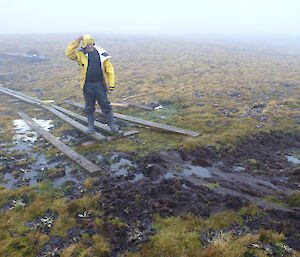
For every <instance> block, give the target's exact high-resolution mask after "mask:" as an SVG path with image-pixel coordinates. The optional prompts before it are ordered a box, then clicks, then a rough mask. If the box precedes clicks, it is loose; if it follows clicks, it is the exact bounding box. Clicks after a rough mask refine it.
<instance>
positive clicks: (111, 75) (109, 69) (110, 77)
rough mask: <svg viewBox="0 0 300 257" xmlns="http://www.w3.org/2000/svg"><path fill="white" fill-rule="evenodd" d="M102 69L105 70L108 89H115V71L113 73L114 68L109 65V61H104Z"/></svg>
mask: <svg viewBox="0 0 300 257" xmlns="http://www.w3.org/2000/svg"><path fill="white" fill-rule="evenodd" d="M104 69H105V73H106V75H107V80H108V83H109V89H110V90H113V89H115V71H114V67H113V66H112V64H111V63H110V61H109V59H106V60H105V61H104Z"/></svg>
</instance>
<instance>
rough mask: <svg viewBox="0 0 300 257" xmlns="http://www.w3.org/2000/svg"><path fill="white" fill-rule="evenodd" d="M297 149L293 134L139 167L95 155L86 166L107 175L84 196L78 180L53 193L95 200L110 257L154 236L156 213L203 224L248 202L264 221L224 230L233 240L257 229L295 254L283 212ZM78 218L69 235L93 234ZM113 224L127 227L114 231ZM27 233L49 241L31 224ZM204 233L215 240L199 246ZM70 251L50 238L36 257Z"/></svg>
mask: <svg viewBox="0 0 300 257" xmlns="http://www.w3.org/2000/svg"><path fill="white" fill-rule="evenodd" d="M299 149H300V134H282V133H260V134H258V135H256V136H249V137H246V138H243V139H242V140H241V142H240V143H239V144H238V145H237V146H236V147H235V148H234V149H230V151H228V148H226V147H224V148H223V149H220V150H217V149H214V148H213V147H210V146H207V147H202V148H198V149H194V150H191V151H186V150H172V151H160V152H154V153H150V154H148V155H147V156H146V157H144V158H142V159H139V160H136V159H135V156H134V155H131V154H125V153H115V154H113V155H111V156H106V157H103V156H101V155H99V154H98V155H97V154H95V156H90V157H91V159H93V161H96V160H98V161H99V163H100V164H99V165H102V166H103V167H105V168H106V170H109V172H107V173H103V174H100V175H98V176H96V177H95V178H96V179H95V182H94V183H93V185H92V187H90V188H83V187H82V182H83V179H81V180H80V179H78V180H76V181H72V180H71V179H67V178H66V179H65V180H64V181H63V183H61V184H60V185H59V186H61V187H65V190H64V192H65V195H66V197H67V198H68V199H76V198H80V197H83V196H86V195H91V194H98V193H101V198H100V200H99V202H98V203H97V205H98V208H99V210H102V213H103V214H102V216H101V217H100V218H101V219H103V220H104V221H105V222H104V225H103V233H102V234H104V236H105V238H106V239H107V240H108V241H109V242H110V244H111V247H112V256H117V255H118V253H120V252H123V251H125V250H128V249H129V250H135V249H137V246H138V245H139V244H140V243H142V242H145V241H147V240H148V239H149V237H150V236H151V235H153V234H155V232H156V230H155V228H154V227H153V226H152V223H153V217H154V215H155V214H157V213H158V214H159V215H161V216H162V217H167V216H184V215H186V214H188V213H191V214H193V215H195V216H198V217H202V218H208V217H209V216H210V215H212V214H215V213H216V212H219V211H224V210H238V209H240V208H242V207H243V206H248V205H249V204H250V203H251V202H254V203H255V204H256V205H257V206H258V207H259V208H261V209H262V210H264V212H263V214H260V215H258V216H256V217H255V218H252V217H248V216H247V215H245V217H243V221H244V222H243V223H244V224H243V227H240V226H239V225H237V224H235V225H234V226H233V227H232V228H228V229H230V230H231V231H234V232H235V233H240V232H241V231H242V232H252V233H256V232H257V231H258V230H259V229H261V228H263V229H272V230H274V231H277V232H279V233H281V232H283V233H284V234H285V236H286V239H285V243H286V244H287V245H288V246H289V247H291V248H293V249H295V250H298V251H299V250H300V238H299V231H300V208H298V207H289V205H288V201H289V195H290V193H291V192H292V191H296V190H298V189H299V184H300V178H299V176H300V175H299V174H300V173H299V164H298V163H297V160H298V158H299ZM297 156H298V158H297ZM69 172H70V171H69ZM77 172H78V171H77ZM66 173H67V172H66ZM68 174H70V173H68ZM74 174H76V171H75V172H74ZM74 174H71V175H70V176H69V178H71V177H75V176H73V175H74ZM80 174H81V173H80ZM79 177H80V175H79ZM86 177H87V175H85V176H84V178H86ZM62 178H63V176H62V177H61V178H60V179H62ZM209 185H216V186H214V187H210V186H209ZM266 196H272V197H276V199H277V200H278V202H272V201H267V200H266ZM279 202H280V204H279ZM87 211H88V210H87ZM82 215H83V214H82ZM44 216H45V217H42V218H43V219H44V220H46V222H49V220H50V221H51V222H52V220H54V219H55V218H56V214H55V213H51V211H50V210H49V211H48V212H47V213H46V214H45V215H44ZM48 216H49V217H48ZM83 216H84V215H83ZM83 216H81V218H79V217H78V215H77V221H78V222H77V225H76V227H74V228H72V229H71V230H70V231H68V234H70V235H72V236H73V237H80V235H81V234H83V233H88V234H89V235H93V234H95V233H97V230H96V228H95V226H94V225H93V220H94V218H96V217H93V216H90V215H88V214H86V215H85V216H84V217H83ZM82 217H83V218H82ZM112 218H118V219H119V220H120V221H121V222H123V223H124V224H127V225H126V226H118V225H116V224H113V223H112V222H110V221H111V219H112ZM27 225H28V226H29V227H32V226H38V227H39V228H40V230H41V229H42V231H43V229H44V230H45V232H46V233H49V232H48V231H47V230H46V228H44V227H43V226H45V225H43V224H38V225H37V224H36V221H35V220H33V221H28V224H27ZM211 233H217V232H207V233H206V234H205V235H204V234H203V235H201V238H202V237H203V240H204V241H205V240H206V239H207V240H208V239H209V237H210V236H212V235H211ZM205 238H206V239H205ZM71 243H72V240H69V239H63V238H56V237H50V240H49V241H48V242H47V243H46V244H45V245H44V247H43V249H42V250H41V253H40V256H43V254H45V253H49V252H51V251H52V253H54V252H53V251H54V250H55V251H57V254H58V253H59V252H60V251H61V250H62V249H63V248H65V247H67V246H68V245H70V244H71ZM54 256H55V255H54ZM57 256H58V255H57ZM274 256H275V255H274Z"/></svg>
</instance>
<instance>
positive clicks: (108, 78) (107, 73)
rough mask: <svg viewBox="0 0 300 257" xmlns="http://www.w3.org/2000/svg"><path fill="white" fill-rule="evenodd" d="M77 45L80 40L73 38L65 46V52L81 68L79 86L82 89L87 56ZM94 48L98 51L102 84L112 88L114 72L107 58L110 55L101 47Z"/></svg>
mask: <svg viewBox="0 0 300 257" xmlns="http://www.w3.org/2000/svg"><path fill="white" fill-rule="evenodd" d="M79 45H80V41H78V40H75V41H74V42H72V43H71V44H69V45H68V46H67V49H66V52H65V54H66V56H67V57H68V58H69V59H71V60H74V61H77V62H78V64H79V65H80V69H81V81H80V87H81V89H83V87H84V83H85V78H86V71H87V67H88V57H87V54H85V53H84V52H83V51H80V50H78V48H79ZM95 48H96V49H97V51H98V52H99V56H100V61H101V67H102V72H103V79H104V81H103V82H104V85H105V86H106V89H111V90H113V89H114V88H115V72H114V68H113V66H112V64H111V63H110V61H109V58H111V56H109V55H108V53H107V52H106V51H105V50H104V49H103V48H101V47H97V46H95Z"/></svg>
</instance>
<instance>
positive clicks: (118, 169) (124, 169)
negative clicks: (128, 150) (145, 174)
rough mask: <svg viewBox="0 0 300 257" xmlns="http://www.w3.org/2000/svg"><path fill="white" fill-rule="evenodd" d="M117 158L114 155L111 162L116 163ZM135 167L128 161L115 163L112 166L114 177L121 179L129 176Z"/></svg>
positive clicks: (122, 160)
mask: <svg viewBox="0 0 300 257" xmlns="http://www.w3.org/2000/svg"><path fill="white" fill-rule="evenodd" d="M116 159H117V157H116V156H115V155H113V156H112V157H111V160H113V161H115V160H116ZM132 167H133V164H132V162H131V161H129V160H127V159H123V158H121V159H120V160H119V161H117V162H115V163H113V164H112V165H111V170H112V172H113V174H112V175H113V176H116V177H119V176H127V175H128V170H129V169H130V168H132Z"/></svg>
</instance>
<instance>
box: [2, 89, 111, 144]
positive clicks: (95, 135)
mask: <svg viewBox="0 0 300 257" xmlns="http://www.w3.org/2000/svg"><path fill="white" fill-rule="evenodd" d="M0 92H3V93H6V94H8V95H11V96H13V97H16V98H19V99H21V100H23V101H25V102H28V103H31V104H34V105H38V106H41V107H43V108H44V109H47V110H48V111H50V112H52V113H53V114H55V115H56V116H58V117H59V118H61V119H62V120H64V121H66V122H67V123H69V124H70V125H72V126H74V127H75V128H76V129H78V130H79V131H81V132H83V133H84V134H86V135H87V136H89V137H91V138H93V139H96V140H98V141H107V140H108V139H109V138H107V137H105V136H103V135H101V134H100V133H98V132H95V133H93V134H88V133H87V130H88V127H87V126H84V125H83V124H81V123H79V122H77V121H75V120H73V119H71V118H70V117H68V116H67V115H65V114H63V113H61V112H60V111H58V110H56V109H54V108H53V107H51V106H47V105H44V104H42V103H40V102H37V101H35V100H31V99H29V98H27V97H24V96H21V95H19V94H14V93H12V92H11V90H10V91H8V90H5V89H4V90H3V88H2V87H0ZM22 95H24V94H22Z"/></svg>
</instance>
